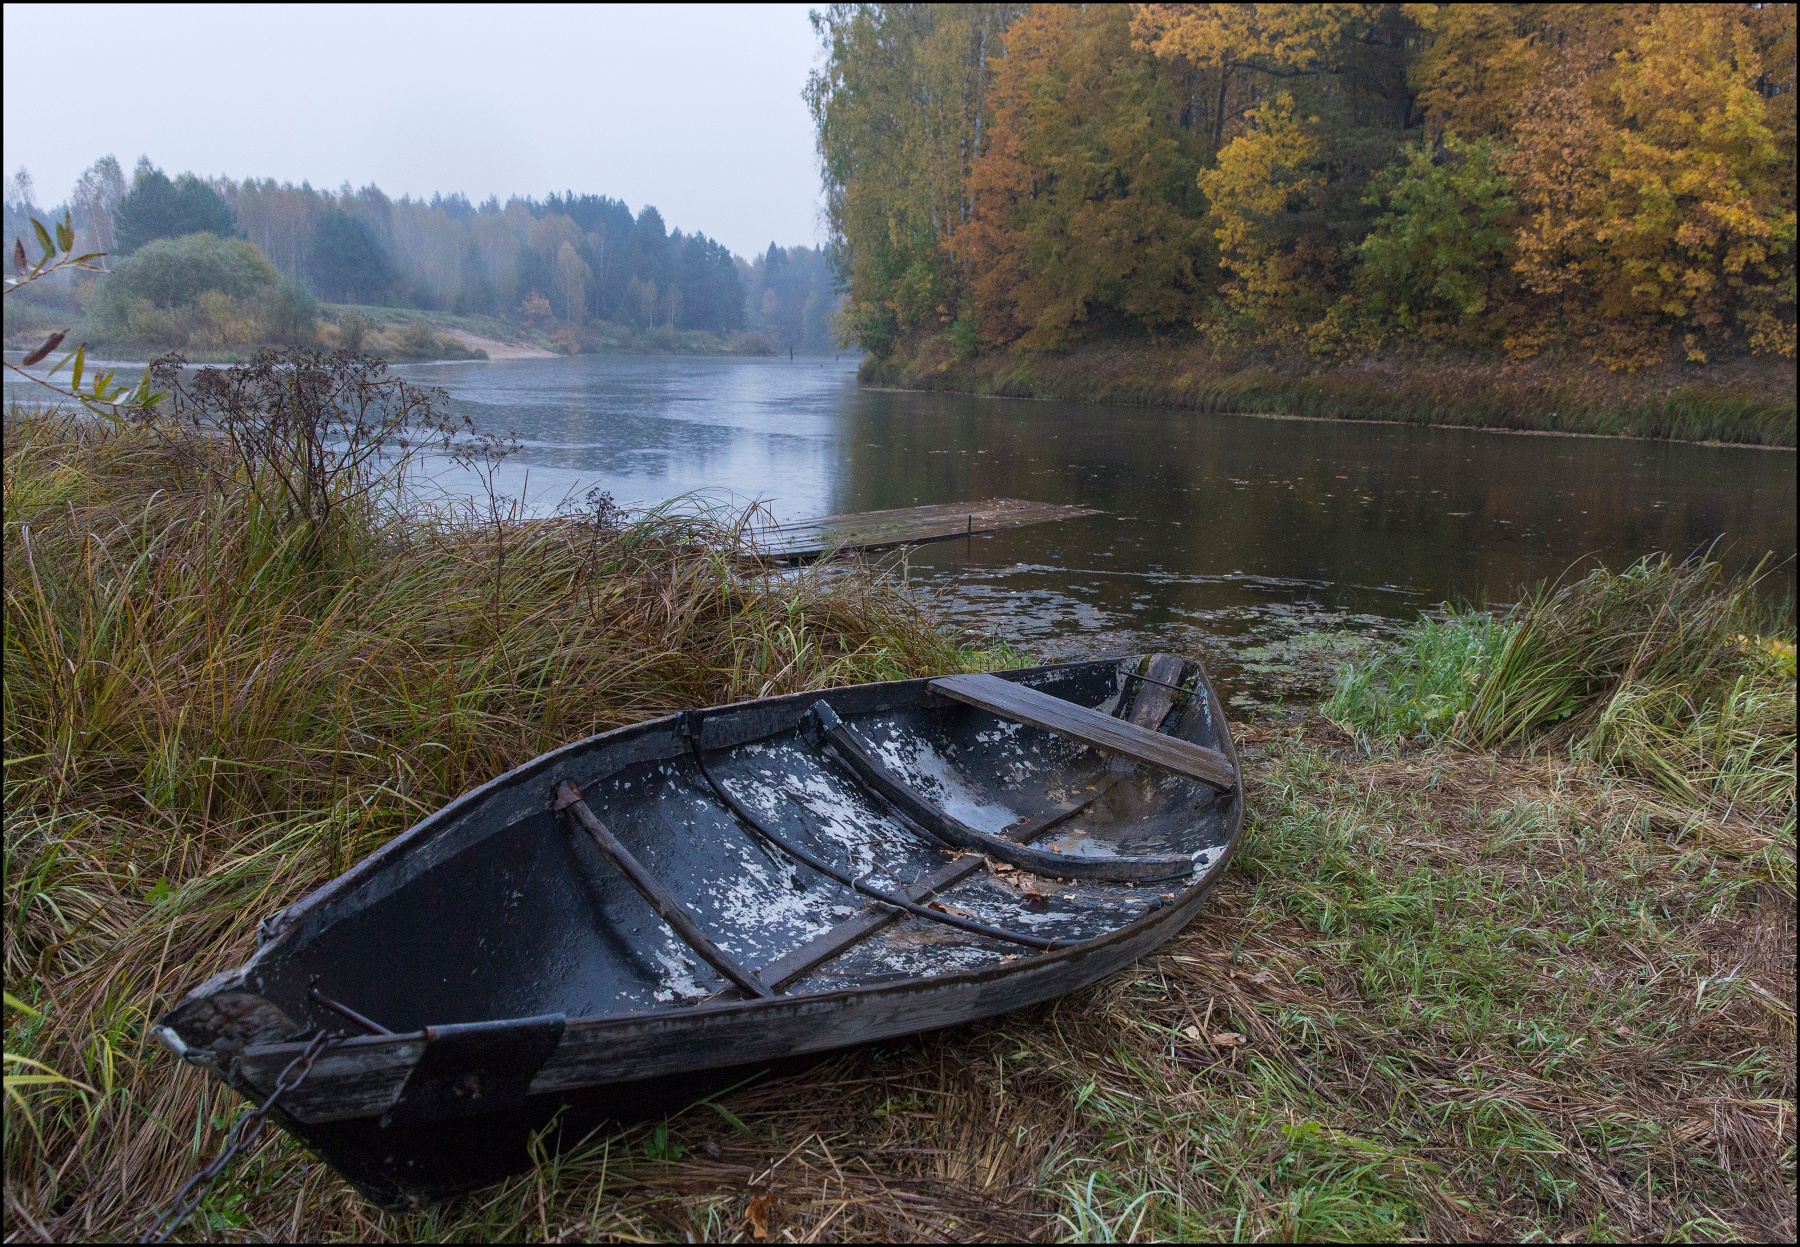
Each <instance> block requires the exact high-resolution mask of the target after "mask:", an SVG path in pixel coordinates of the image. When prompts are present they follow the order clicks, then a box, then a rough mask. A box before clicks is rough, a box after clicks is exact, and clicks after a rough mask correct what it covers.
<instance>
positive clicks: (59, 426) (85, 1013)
mask: <svg viewBox="0 0 1800 1247" xmlns="http://www.w3.org/2000/svg"><path fill="white" fill-rule="evenodd" d="M270 462H274V461H273V460H271V461H270ZM4 470H5V512H4V517H5V578H6V579H5V644H4V664H5V666H4V674H5V684H4V736H5V750H6V771H5V852H6V871H5V876H6V877H5V891H6V924H7V925H6V947H5V975H6V979H5V982H6V989H7V992H8V995H9V1005H8V1016H7V1041H6V1049H7V1062H8V1064H7V1077H8V1087H9V1092H8V1100H7V1109H6V1113H7V1117H6V1142H5V1149H6V1151H5V1155H6V1185H7V1190H8V1192H9V1198H10V1197H12V1196H15V1195H16V1196H17V1198H19V1199H20V1200H22V1201H24V1204H23V1206H26V1207H29V1208H30V1209H33V1210H35V1211H34V1212H33V1213H32V1215H33V1216H36V1217H39V1218H40V1219H48V1220H49V1221H51V1222H54V1223H55V1224H56V1225H57V1226H58V1227H59V1235H60V1236H63V1237H83V1236H87V1235H91V1234H96V1233H118V1232H120V1231H121V1227H125V1226H130V1225H134V1224H141V1221H140V1220H139V1218H141V1217H142V1215H143V1214H145V1213H147V1212H148V1211H149V1210H150V1208H151V1207H152V1206H153V1205H155V1204H157V1203H160V1202H165V1201H166V1200H167V1198H168V1196H169V1195H170V1194H172V1192H173V1191H174V1189H175V1187H176V1186H178V1185H179V1184H180V1180H181V1178H182V1177H183V1176H184V1174H185V1173H186V1172H187V1171H191V1169H192V1168H193V1167H194V1162H195V1159H196V1157H197V1155H198V1152H197V1150H196V1149H198V1148H200V1147H201V1146H202V1145H203V1144H207V1143H210V1142H211V1141H212V1140H213V1139H215V1138H216V1135H214V1134H213V1133H211V1132H210V1130H209V1127H208V1123H209V1122H211V1121H213V1119H215V1118H223V1117H228V1116H229V1115H230V1113H231V1112H232V1111H233V1110H232V1109H231V1107H230V1106H231V1104H232V1099H231V1097H228V1096H227V1097H221V1096H220V1093H219V1092H218V1090H217V1089H215V1088H210V1087H205V1086H203V1085H201V1084H200V1083H199V1082H198V1081H196V1080H195V1079H193V1078H191V1077H189V1076H187V1074H186V1073H185V1072H184V1071H178V1070H176V1069H174V1068H172V1067H170V1065H169V1064H168V1063H167V1062H166V1060H164V1059H162V1058H161V1057H160V1056H159V1054H157V1053H155V1052H153V1051H152V1050H151V1049H150V1048H148V1047H147V1046H146V1026H147V1024H148V1023H149V1022H150V1021H151V1020H152V1019H154V1018H155V1017H156V1016H157V1015H158V1014H160V1012H161V1011H162V1010H164V1009H165V1008H167V1007H168V1006H169V1005H170V1004H171V1003H173V1001H175V1000H176V999H178V998H179V996H180V995H181V993H182V992H183V991H185V990H186V989H188V988H190V987H192V986H193V985H195V984H196V983H197V982H199V981H200V980H201V979H202V978H204V977H205V976H206V975H207V974H208V973H211V972H213V971H216V970H218V969H219V968H221V967H224V966H228V965H231V964H234V963H235V962H237V961H240V960H242V959H243V957H244V956H245V955H247V953H248V952H249V950H250V948H251V947H252V936H253V931H254V927H255V924H256V922H257V920H258V919H259V918H260V917H262V916H263V915H265V914H267V913H269V912H271V911H272V910H274V909H276V908H279V907H280V906H281V905H283V904H286V903H287V902H289V901H291V900H293V899H295V898H297V897H299V896H302V895H304V894H305V893H306V892H308V891H310V890H311V889H312V888H314V887H316V886H318V885H319V884H322V883H324V882H325V881H326V880H328V879H330V878H331V877H332V876H334V875H336V874H338V873H340V872H341V871H343V870H344V869H346V868H347V867H348V866H349V865H350V864H351V863H352V862H354V861H356V860H358V859H360V858H361V857H363V856H364V855H366V854H367V853H368V852H370V851H371V850H373V849H374V848H376V847H377V846H379V845H380V844H382V843H383V842H385V841H386V840H387V839H388V838H390V837H392V836H393V835H394V834H396V833H397V832H399V831H401V830H403V829H404V828H405V827H407V826H408V825H410V824H411V823H413V822H415V821H416V820H417V819H419V818H420V817H422V816H423V815H425V814H428V813H430V812H431V811H433V810H435V809H437V808H438V807H439V806H441V805H442V804H444V803H445V802H446V801H448V800H449V799H450V798H452V797H454V796H455V795H457V794H458V793H460V792H463V791H465V790H467V789H468V788H471V787H473V786H475V785H477V784H479V783H482V782H484V781H485V780H487V779H489V778H491V777H493V776H495V775H497V774H500V773H501V772H503V771H505V770H507V769H509V768H511V767H513V766H516V765H519V764H520V763H522V762H525V761H527V760H529V759H530V758H532V757H535V756H536V755H538V754H540V753H543V752H545V751H547V750H549V749H551V748H553V747H555V746H557V745H560V744H563V743H565V742H567V741H569V740H573V739H577V738H579V737H582V736H586V735H589V734H591V733H594V732H598V731H603V730H605V729H607V728H610V727H614V726H617V725H620V724H624V723H631V722H635V721H638V720H641V719H644V718H648V717H651V716H654V715H658V714H662V713H665V712H669V711H673V710H676V709H679V708H682V707H689V706H702V705H709V704H714V703H722V702H730V701H736V700H742V699H745V698H752V697H758V696H767V695H773V694H777V693H785V692H790V691H798V690H802V689H808V688H823V687H828V686H831V685H835V684H842V683H847V682H858V681H866V680H878V679H884V678H897V677H907V676H914V675H924V674H928V673H937V672H942V671H947V670H960V669H967V668H969V667H971V666H981V665H984V664H986V663H989V662H991V661H994V659H993V658H991V657H990V656H988V655H986V654H983V653H978V652H976V651H973V650H969V649H967V648H965V647H963V646H962V645H960V644H959V643H958V642H957V641H956V640H954V639H953V638H951V637H950V636H949V635H948V634H946V633H945V632H943V631H941V630H940V629H939V628H937V627H936V626H934V624H933V622H932V620H931V619H930V618H929V617H928V616H926V615H925V614H924V613H922V611H921V610H920V609H919V608H918V607H917V606H916V605H915V604H914V603H913V602H912V601H910V600H909V599H907V598H906V597H905V596H903V595H902V594H901V593H900V592H898V591H897V590H896V589H895V588H893V587H891V585H890V583H889V582H888V581H887V580H885V579H884V578H882V577H881V576H879V575H877V574H875V573H874V572H873V571H871V570H870V569H867V568H862V567H858V566H855V565H851V566H848V567H847V566H845V565H842V564H838V565H833V566H819V567H815V568H809V569H804V570H799V571H780V572H777V571H773V570H767V569H763V568H762V567H761V566H760V565H758V564H756V563H754V562H751V561H749V560H748V558H747V556H748V554H749V553H750V541H749V537H748V532H747V529H746V528H745V526H744V524H743V522H742V517H730V516H724V515H721V514H717V513H708V512H700V511H693V510H686V511H684V510H680V509H663V510H658V511H654V512H652V513H650V514H647V515H641V516H636V517H632V516H624V517H620V516H618V515H617V514H616V513H614V512H611V511H609V510H605V509H603V510H601V511H600V512H597V513H594V514H590V515H588V516H586V517H571V518H563V519H556V520H538V521H531V520H523V519H519V518H517V517H516V516H515V517H512V518H509V517H508V516H507V515H505V514H504V513H502V512H501V511H497V510H494V509H490V510H489V512H488V514H486V515H481V514H477V513H472V512H470V511H469V510H468V509H467V508H466V507H465V508H463V509H461V510H458V509H457V508H455V507H451V506H448V505H445V506H441V507H438V508H436V509H430V508H425V509H420V508H416V507H415V508H413V509H410V510H403V509H401V508H400V507H399V506H398V505H397V502H396V495H395V494H394V492H393V491H392V490H391V489H380V488H371V487H370V486H371V481H370V479H369V478H367V477H366V476H365V477H363V478H358V477H357V476H356V475H355V474H354V473H351V474H341V475H340V476H338V477H335V478H329V479H327V478H325V477H321V478H319V479H318V480H315V481H313V482H312V483H311V484H310V485H306V486H305V487H304V488H300V489H298V491H297V490H296V488H294V486H295V482H291V481H290V482H282V481H274V480H270V479H268V474H269V473H270V472H273V471H275V469H274V468H270V467H268V466H267V464H266V463H265V466H264V467H263V468H261V469H256V470H253V469H252V468H251V466H250V465H249V464H248V463H247V462H246V461H245V460H244V459H242V458H240V457H238V456H237V452H236V451H235V450H234V449H233V443H232V442H231V441H230V440H228V439H226V438H224V437H220V436H211V437H208V436H204V435H202V434H201V433H199V432H197V431H194V430H193V429H191V428H183V427H180V426H177V425H176V424H174V423H173V422H172V421H169V420H166V419H165V420H162V421H159V422H157V423H153V424H151V425H148V426H121V427H110V426H107V425H105V424H101V423H99V422H96V421H92V420H76V419H67V418H63V417H59V416H55V415H32V414H26V413H21V412H19V411H17V410H15V412H14V413H13V418H12V419H11V420H10V421H9V422H8V425H7V428H6V436H5V459H4ZM387 479H389V480H390V481H391V479H392V477H391V475H390V476H389V477H388V478H387ZM307 489H315V490H322V491H324V492H325V493H329V494H330V495H331V498H330V499H329V501H330V504H331V505H330V506H329V507H324V506H315V507H313V508H312V510H311V514H312V516H313V519H311V520H308V519H306V518H305V514H304V513H303V512H302V511H301V510H300V509H299V508H298V507H297V505H296V503H295V501H294V500H295V499H297V498H298V499H302V500H304V499H307V498H310V495H309V494H308V493H307V492H306V490H307ZM12 999H16V1000H17V1001H18V1002H20V1004H21V1006H23V1007H22V1008H21V1009H19V1010H18V1011H16V1012H15V1010H14V1009H13V1007H12V1004H11V1003H10V1001H11V1000H12ZM30 1062H37V1063H38V1064H35V1065H33V1064H29V1063H30ZM15 1075H17V1076H19V1077H39V1076H41V1077H50V1076H52V1075H55V1076H59V1077H61V1078H63V1079H66V1080H70V1081H65V1082H60V1083H37V1084H34V1083H29V1082H23V1083H22V1082H19V1081H18V1078H16V1077H15ZM196 1122H198V1123H199V1126H198V1128H196V1124H195V1123H196ZM196 1129H198V1133H196ZM12 1216H13V1214H12V1211H11V1205H10V1204H9V1213H8V1222H9V1224H11V1223H12Z"/></svg>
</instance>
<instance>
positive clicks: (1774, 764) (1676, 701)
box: [1324, 555, 1795, 827]
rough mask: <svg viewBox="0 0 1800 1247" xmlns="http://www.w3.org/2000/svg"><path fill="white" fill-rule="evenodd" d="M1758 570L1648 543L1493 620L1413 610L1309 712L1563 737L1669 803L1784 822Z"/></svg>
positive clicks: (1782, 692)
mask: <svg viewBox="0 0 1800 1247" xmlns="http://www.w3.org/2000/svg"><path fill="white" fill-rule="evenodd" d="M1759 578H1760V577H1759V575H1758V574H1757V573H1752V574H1751V575H1749V576H1745V577H1741V578H1736V579H1733V578H1730V577H1727V576H1726V575H1725V573H1724V570H1723V568H1722V567H1721V566H1720V565H1719V564H1718V563H1716V562H1713V561H1710V560H1700V559H1696V560H1691V561H1689V562H1686V563H1676V562H1674V561H1673V560H1671V559H1669V558H1668V557H1667V556H1664V555H1655V556H1652V557H1648V558H1645V559H1643V560H1641V561H1639V562H1638V563H1636V564H1634V565H1633V566H1632V567H1630V568H1628V569H1627V570H1625V571H1623V572H1611V571H1608V570H1606V569H1604V568H1602V569H1598V570H1595V571H1593V572H1591V573H1589V574H1588V575H1587V576H1585V577H1583V578H1582V579H1580V580H1578V581H1576V582H1574V583H1573V584H1569V585H1565V586H1562V587H1554V586H1545V587H1540V588H1538V589H1537V590H1534V591H1533V592H1532V593H1531V594H1529V595H1528V596H1527V597H1526V598H1525V600H1523V601H1522V602H1520V603H1519V604H1518V605H1517V606H1515V607H1514V608H1513V609H1512V610H1511V611H1510V612H1508V613H1507V615H1506V617H1505V618H1504V619H1498V620H1496V619H1492V618H1490V617H1488V616H1486V615H1484V614H1482V613H1480V612H1463V613H1459V614H1455V615H1452V616H1451V617H1449V618H1448V619H1447V620H1444V621H1442V622H1437V621H1423V622H1421V623H1420V624H1418V625H1416V626H1415V627H1414V628H1413V629H1412V630H1411V631H1410V632H1409V633H1408V635H1407V637H1406V639H1405V641H1404V643H1403V644H1402V645H1401V647H1400V648H1399V649H1398V650H1397V651H1395V652H1393V653H1391V654H1388V655H1385V656H1383V657H1381V658H1379V659H1377V660H1375V661H1374V662H1372V663H1368V664H1362V665H1360V666H1359V665H1356V664H1352V665H1351V666H1349V667H1347V668H1345V669H1344V670H1343V671H1342V672H1341V673H1340V674H1339V676H1338V680H1337V684H1336V687H1335V690H1334V692H1333V695H1332V697H1331V699H1330V701H1329V702H1328V703H1327V704H1326V706H1325V707H1324V709H1325V713H1326V714H1328V715H1329V716H1331V717H1332V718H1333V719H1334V720H1335V721H1337V722H1339V723H1340V724H1341V725H1343V726H1344V727H1346V728H1348V729H1350V730H1352V731H1361V732H1369V733H1374V734H1377V735H1384V736H1394V735H1400V736H1412V735H1416V734H1419V733H1421V732H1424V733H1430V734H1432V735H1436V736H1441V737H1444V738H1447V739H1449V740H1451V741H1454V742H1456V743H1459V744H1462V745H1465V746H1468V747H1470V748H1475V749H1498V748H1528V749H1536V750H1544V749H1560V750H1566V751H1567V752H1568V753H1569V755H1570V756H1572V757H1574V758H1577V759H1583V760H1588V761H1592V762H1595V763H1598V764H1600V765H1603V766H1606V767H1608V768H1610V769H1613V770H1617V771H1621V772H1625V773H1630V774H1634V775H1638V776H1641V777H1643V778H1645V779H1647V780H1649V781H1650V782H1651V783H1653V784H1655V785H1656V786H1657V787H1659V788H1661V789H1662V790H1663V791H1664V792H1666V793H1668V794H1669V795H1671V796H1673V797H1675V798H1677V799H1678V800H1680V801H1682V802H1683V803H1685V804H1688V805H1693V806H1706V807H1709V808H1712V809H1714V810H1716V811H1721V812H1722V811H1729V810H1737V811H1739V812H1740V813H1741V814H1742V815H1743V816H1744V817H1746V818H1749V819H1754V820H1769V819H1773V820H1775V821H1777V822H1780V821H1782V820H1785V821H1786V822H1787V824H1788V825H1789V826H1790V827H1791V826H1792V824H1793V820H1794V758H1795V728H1794V715H1795V702H1794V668H1793V634H1792V624H1791V623H1788V624H1786V625H1785V626H1783V625H1778V624H1777V625H1771V624H1769V622H1768V612H1767V610H1766V608H1765V606H1764V604H1763V603H1762V602H1761V601H1760V600H1759V598H1758V596H1757V593H1758V584H1759ZM1765 632H1767V633H1768V634H1767V635H1765Z"/></svg>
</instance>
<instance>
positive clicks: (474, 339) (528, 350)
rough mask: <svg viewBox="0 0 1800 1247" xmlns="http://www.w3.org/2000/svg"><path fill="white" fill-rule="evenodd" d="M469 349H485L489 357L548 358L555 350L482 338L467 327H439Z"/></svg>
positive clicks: (442, 331) (441, 331)
mask: <svg viewBox="0 0 1800 1247" xmlns="http://www.w3.org/2000/svg"><path fill="white" fill-rule="evenodd" d="M439 332H440V333H447V334H449V335H450V336H451V337H452V338H455V339H456V340H457V341H458V342H460V343H462V344H463V345H464V346H466V347H468V348H469V349H470V350H471V351H486V352H487V356H488V358H489V359H549V358H550V357H551V356H553V355H555V354H556V352H555V351H546V350H545V349H544V348H543V347H541V346H519V345H514V344H512V343H508V342H497V341H495V340H494V339H493V338H484V337H481V336H480V335H479V334H473V333H470V332H469V331H468V330H467V329H440V330H439Z"/></svg>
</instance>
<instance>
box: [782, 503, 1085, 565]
mask: <svg viewBox="0 0 1800 1247" xmlns="http://www.w3.org/2000/svg"><path fill="white" fill-rule="evenodd" d="M1097 514H1099V513H1098V512H1097V511H1093V510H1090V509H1088V508H1086V507H1074V506H1065V505H1062V504H1059V503H1050V502H1027V501H1024V500H1022V499H1019V498H985V499H982V500H980V501H978V502H945V503H936V504H933V505H931V506H923V507H899V508H896V509H895V510H891V511H863V512H859V513H855V514H845V515H821V516H818V517H816V518H814V519H807V520H792V521H789V522H788V523H784V524H770V525H768V526H766V527H764V528H762V529H760V530H759V531H758V532H757V534H756V545H757V548H758V549H760V550H762V551H763V552H764V553H766V554H768V555H769V556H770V557H772V558H778V559H787V560H789V561H793V562H808V561H811V560H813V559H817V558H820V557H822V556H823V555H825V554H826V553H828V552H830V551H832V550H839V551H845V552H848V551H852V550H891V549H893V548H895V547H897V546H906V545H919V544H922V543H924V542H928V541H950V540H953V539H954V538H957V537H972V536H974V535H975V534H976V533H992V532H999V531H1001V530H1003V529H1008V528H1022V527H1024V526H1025V525H1027V524H1045V523H1049V522H1050V521H1052V520H1067V519H1074V518H1076V517H1078V516H1083V515H1097Z"/></svg>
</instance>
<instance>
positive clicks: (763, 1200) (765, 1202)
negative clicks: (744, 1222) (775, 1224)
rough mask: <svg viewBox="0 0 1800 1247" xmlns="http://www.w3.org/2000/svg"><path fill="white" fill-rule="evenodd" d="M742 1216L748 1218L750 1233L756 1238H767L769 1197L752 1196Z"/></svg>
mask: <svg viewBox="0 0 1800 1247" xmlns="http://www.w3.org/2000/svg"><path fill="white" fill-rule="evenodd" d="M744 1215H745V1216H746V1217H749V1218H750V1232H751V1233H753V1234H755V1235H756V1237H758V1238H767V1237H769V1197H768V1196H767V1195H752V1196H751V1197H750V1202H749V1203H748V1204H746V1205H745V1206H744Z"/></svg>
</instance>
